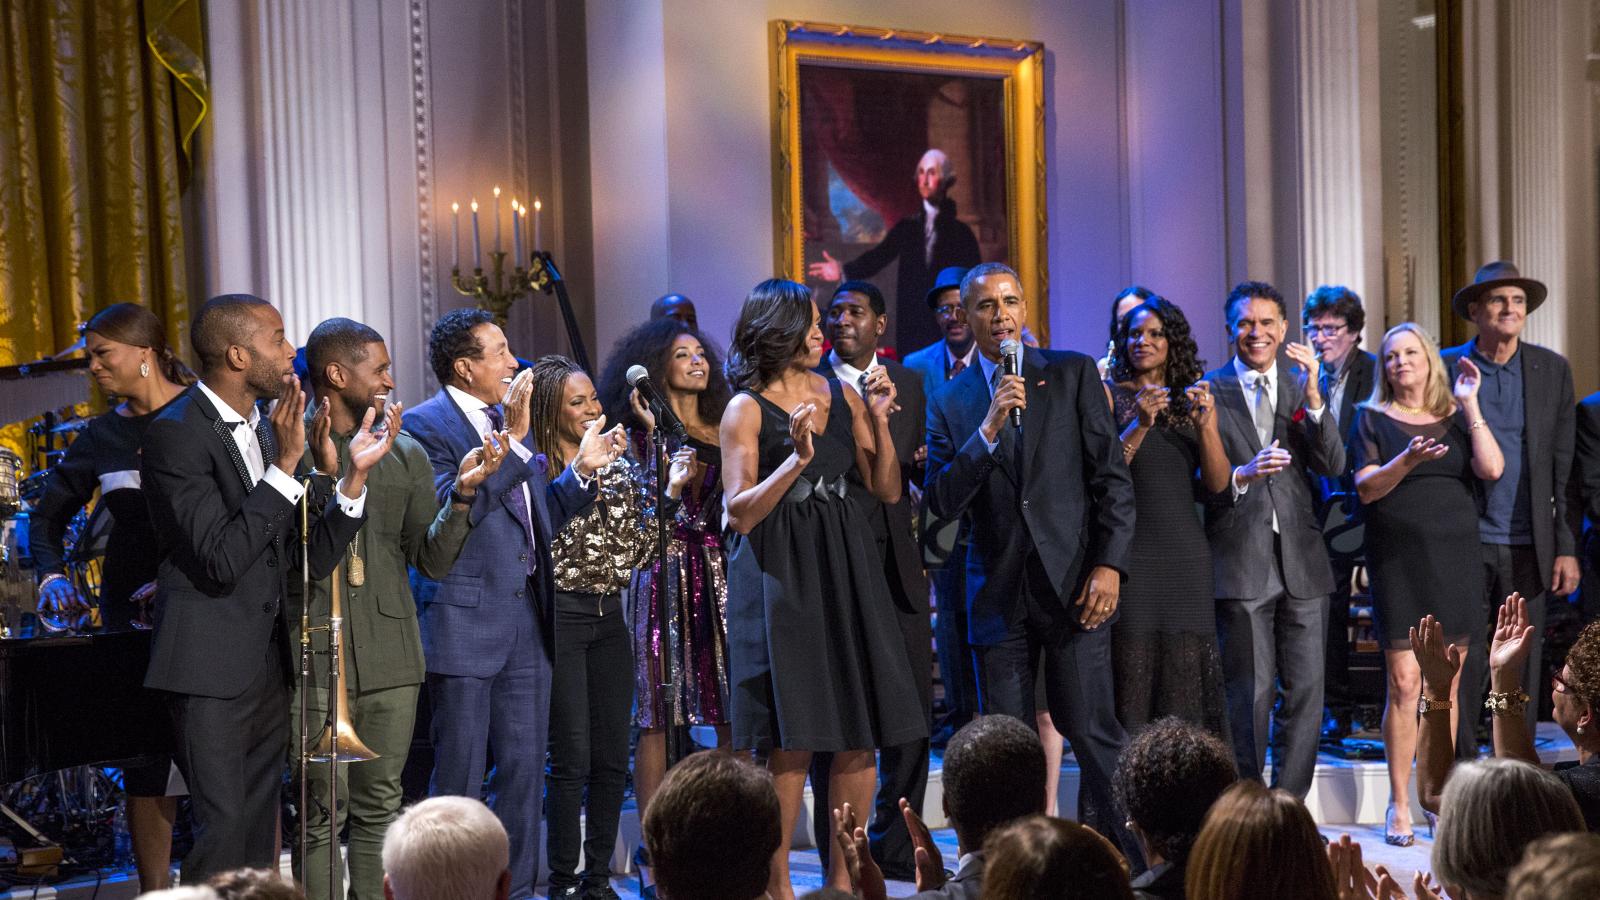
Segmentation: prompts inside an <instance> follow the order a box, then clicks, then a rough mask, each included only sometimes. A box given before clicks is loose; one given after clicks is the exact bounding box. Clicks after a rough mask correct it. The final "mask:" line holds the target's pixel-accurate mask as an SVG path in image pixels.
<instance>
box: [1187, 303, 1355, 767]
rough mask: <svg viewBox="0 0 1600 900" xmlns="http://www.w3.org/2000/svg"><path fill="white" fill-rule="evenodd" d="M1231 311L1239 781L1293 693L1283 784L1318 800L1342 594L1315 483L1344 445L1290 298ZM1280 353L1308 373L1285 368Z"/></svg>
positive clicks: (1230, 631) (1225, 600)
mask: <svg viewBox="0 0 1600 900" xmlns="http://www.w3.org/2000/svg"><path fill="white" fill-rule="evenodd" d="M1226 314H1227V320H1228V331H1229V332H1230V334H1231V335H1232V337H1233V344H1234V357H1233V359H1232V360H1230V361H1229V362H1228V363H1227V364H1226V365H1223V366H1222V367H1220V368H1218V369H1215V370H1213V371H1211V372H1208V373H1206V380H1207V381H1209V382H1210V383H1211V392H1212V393H1213V394H1215V395H1216V398H1217V425H1218V428H1219V430H1220V431H1221V432H1222V445H1223V448H1224V449H1225V450H1226V451H1227V454H1228V460H1229V462H1231V463H1232V464H1233V466H1234V469H1233V476H1232V478H1231V484H1230V485H1229V486H1228V488H1227V489H1225V490H1223V491H1222V492H1220V493H1217V494H1214V495H1212V496H1211V497H1209V498H1207V502H1206V537H1208V538H1209V539H1210V541H1211V552H1212V554H1213V559H1214V565H1213V568H1212V572H1213V575H1212V577H1213V579H1214V581H1215V596H1216V599H1217V636H1218V639H1219V642H1220V644H1221V647H1222V674H1223V680H1224V684H1225V687H1226V690H1227V700H1228V724H1229V725H1230V726H1231V727H1232V730H1233V746H1234V756H1235V757H1236V761H1237V763H1238V765H1239V775H1240V776H1241V777H1243V778H1254V779H1257V780H1259V779H1260V778H1261V774H1262V768H1263V767H1264V766H1265V765H1266V757H1267V744H1268V740H1269V735H1270V734H1271V724H1272V719H1273V708H1274V706H1275V701H1276V700H1277V699H1278V694H1279V690H1278V688H1279V685H1280V684H1281V685H1282V705H1281V707H1279V708H1278V714H1277V734H1276V735H1275V736H1273V741H1272V742H1273V743H1275V744H1276V745H1277V749H1276V750H1275V751H1274V753H1273V763H1272V781H1273V784H1274V786H1276V787H1282V788H1283V789H1284V790H1287V791H1289V792H1290V793H1292V794H1294V795H1296V796H1298V797H1304V796H1305V795H1306V792H1307V791H1309V790H1310V789H1311V776H1312V774H1313V773H1314V771H1315V769H1316V764H1317V744H1318V734H1319V732H1320V726H1321V723H1322V684H1323V677H1324V673H1323V662H1322V655H1323V649H1324V647H1325V645H1326V642H1327V638H1326V635H1327V628H1328V595H1329V594H1330V593H1332V591H1333V572H1332V570H1331V569H1330V568H1329V566H1328V550H1327V548H1326V546H1324V544H1323V542H1322V529H1321V527H1320V523H1319V522H1318V520H1317V517H1316V505H1315V501H1314V500H1313V498H1312V489H1311V480H1310V478H1309V477H1308V475H1312V474H1315V475H1323V476H1336V475H1339V474H1340V473H1342V472H1343V471H1344V468H1345V458H1344V442H1343V439H1342V437H1341V435H1340V432H1339V429H1338V428H1337V427H1336V426H1335V425H1334V423H1333V422H1332V421H1331V420H1330V418H1329V416H1328V414H1327V409H1326V404H1325V403H1324V402H1323V399H1322V390H1321V379H1320V369H1321V364H1320V363H1319V362H1318V359H1317V354H1316V351H1314V350H1312V349H1311V348H1310V347H1309V346H1307V345H1305V344H1289V345H1287V346H1285V345H1284V343H1283V339H1284V336H1285V335H1286V334H1287V333H1288V308H1287V307H1286V306H1285V304H1284V302H1283V295H1281V294H1279V293H1278V291H1277V289H1275V288H1274V287H1272V285H1270V284H1266V283H1265V282H1260V281H1246V282H1244V283H1242V284H1240V285H1238V286H1237V287H1235V288H1234V289H1233V293H1231V294H1229V295H1228V300H1227V310H1226ZM1280 348H1283V349H1284V350H1285V351H1286V354H1287V357H1288V359H1287V361H1288V362H1292V363H1295V364H1298V366H1299V367H1300V368H1301V369H1303V370H1304V371H1303V372H1296V371H1294V370H1292V369H1290V367H1289V366H1287V365H1285V364H1284V361H1283V360H1280V359H1279V358H1278V351H1279V349H1280Z"/></svg>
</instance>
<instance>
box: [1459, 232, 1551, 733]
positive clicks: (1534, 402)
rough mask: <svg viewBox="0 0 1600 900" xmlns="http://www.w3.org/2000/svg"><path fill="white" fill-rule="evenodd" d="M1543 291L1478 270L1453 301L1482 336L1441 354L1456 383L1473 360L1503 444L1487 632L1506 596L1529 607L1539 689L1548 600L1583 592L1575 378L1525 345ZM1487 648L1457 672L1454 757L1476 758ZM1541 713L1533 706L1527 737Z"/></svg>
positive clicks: (1489, 502)
mask: <svg viewBox="0 0 1600 900" xmlns="http://www.w3.org/2000/svg"><path fill="white" fill-rule="evenodd" d="M1545 294H1546V290H1545V286H1544V284H1543V283H1541V282H1538V281H1535V280H1533V279H1531V278H1523V277H1522V276H1521V273H1519V272H1518V271H1517V267H1516V266H1514V265H1512V264H1511V263H1508V262H1492V263H1489V264H1488V265H1485V266H1484V267H1483V268H1481V269H1479V270H1478V273H1477V275H1476V276H1475V277H1474V279H1473V283H1472V284H1470V285H1468V286H1466V287H1464V288H1462V289H1461V290H1459V291H1457V292H1456V294H1455V296H1454V297H1453V298H1451V304H1450V305H1451V308H1452V309H1453V310H1454V311H1455V314H1456V315H1457V316H1460V317H1461V318H1463V319H1466V320H1468V321H1470V322H1472V324H1474V325H1476V326H1477V328H1478V336H1477V337H1475V338H1473V339H1472V340H1470V341H1468V342H1467V343H1465V344H1462V345H1461V346H1459V347H1450V348H1449V349H1446V350H1443V351H1441V352H1440V356H1442V357H1443V358H1444V363H1445V366H1446V367H1448V369H1449V370H1450V373H1451V377H1452V378H1453V377H1454V376H1455V369H1456V366H1457V364H1458V363H1459V361H1460V360H1461V359H1462V358H1463V357H1465V356H1471V358H1472V361H1473V363H1475V364H1476V365H1477V367H1478V371H1479V372H1480V373H1481V377H1482V379H1483V380H1482V386H1481V387H1479V389H1478V405H1479V406H1480V407H1481V409H1482V410H1483V419H1484V421H1485V422H1486V423H1488V426H1489V430H1490V431H1491V432H1493V433H1494V438H1495V440H1496V441H1498V442H1499V444H1500V450H1501V452H1502V454H1503V455H1504V456H1505V471H1504V472H1502V473H1501V475H1500V479H1499V480H1498V481H1493V482H1489V483H1486V484H1485V485H1484V486H1483V505H1482V508H1481V514H1480V515H1479V517H1478V534H1479V537H1480V539H1481V540H1482V542H1483V543H1482V550H1483V563H1482V565H1483V570H1484V598H1483V618H1484V628H1485V631H1488V630H1489V629H1491V628H1493V626H1494V623H1495V616H1496V614H1497V611H1498V610H1499V609H1500V604H1501V602H1503V601H1504V600H1505V598H1506V595H1507V594H1509V593H1511V592H1512V591H1516V592H1518V593H1520V594H1522V596H1523V597H1524V598H1526V599H1527V602H1528V604H1527V605H1528V621H1529V624H1531V625H1533V627H1534V632H1533V633H1534V643H1533V649H1532V651H1531V652H1530V653H1529V654H1528V669H1527V672H1526V673H1525V675H1524V681H1523V684H1528V685H1537V684H1541V683H1542V680H1543V674H1542V670H1541V667H1540V666H1541V659H1540V657H1541V649H1542V645H1543V641H1542V639H1541V638H1542V636H1543V634H1544V620H1545V595H1546V592H1549V593H1551V594H1555V595H1556V596H1558V597H1561V596H1565V595H1567V594H1570V593H1572V592H1573V591H1575V590H1577V589H1578V579H1579V572H1580V568H1579V566H1578V537H1577V536H1578V532H1579V530H1580V523H1581V519H1582V511H1581V510H1580V509H1579V508H1578V506H1577V504H1575V503H1572V502H1571V500H1570V498H1569V497H1568V494H1567V492H1568V479H1569V478H1570V477H1571V475H1572V459H1573V452H1574V441H1575V440H1576V424H1575V422H1574V407H1575V405H1576V402H1575V399H1574V391H1573V389H1572V368H1571V366H1569V365H1568V364H1567V361H1566V359H1565V358H1563V357H1562V356H1561V354H1559V353H1556V352H1555V351H1553V350H1547V349H1545V348H1544V347H1540V346H1537V345H1535V344H1530V343H1527V342H1526V341H1523V340H1522V330H1523V328H1524V327H1525V326H1526V325H1527V323H1528V315H1529V314H1530V313H1532V312H1533V311H1534V310H1536V309H1538V308H1539V306H1540V304H1542V303H1543V302H1544V299H1545ZM1488 647H1489V641H1487V640H1484V641H1473V642H1472V646H1471V648H1469V652H1468V654H1467V659H1466V661H1465V664H1464V665H1463V666H1462V669H1461V696H1460V699H1461V709H1462V710H1463V711H1464V713H1465V714H1464V715H1462V716H1461V717H1460V720H1459V727H1460V730H1459V731H1458V732H1457V735H1456V754H1457V755H1458V756H1460V757H1463V758H1471V757H1473V756H1476V755H1477V749H1478V745H1477V739H1476V736H1475V731H1476V727H1477V723H1478V721H1479V717H1480V715H1481V712H1480V711H1481V710H1482V708H1483V707H1482V703H1483V695H1484V691H1485V689H1486V688H1487V681H1488V659H1489V657H1488V652H1489V651H1488ZM1538 709H1539V704H1537V703H1529V704H1527V716H1528V728H1529V729H1532V728H1533V726H1534V723H1535V722H1536V721H1537V719H1538Z"/></svg>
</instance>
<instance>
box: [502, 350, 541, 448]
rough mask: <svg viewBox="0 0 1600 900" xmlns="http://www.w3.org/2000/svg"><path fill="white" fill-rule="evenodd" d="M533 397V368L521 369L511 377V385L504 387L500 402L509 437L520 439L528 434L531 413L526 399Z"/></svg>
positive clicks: (515, 439)
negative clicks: (504, 392) (504, 390)
mask: <svg viewBox="0 0 1600 900" xmlns="http://www.w3.org/2000/svg"><path fill="white" fill-rule="evenodd" d="M532 398H533V369H532V368H527V369H523V370H522V371H521V372H518V373H517V376H516V377H515V378H513V379H511V386H510V387H508V388H506V396H505V399H504V400H502V401H501V402H500V407H501V409H504V410H505V423H506V431H507V432H509V433H510V434H511V439H512V440H514V441H520V440H522V439H523V438H525V437H527V436H528V427H529V423H530V422H531V421H532V415H533V414H532V413H531V412H529V410H528V401H529V400H530V399H532Z"/></svg>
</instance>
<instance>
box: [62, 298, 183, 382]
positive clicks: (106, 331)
mask: <svg viewBox="0 0 1600 900" xmlns="http://www.w3.org/2000/svg"><path fill="white" fill-rule="evenodd" d="M83 338H84V344H85V346H84V349H85V350H87V351H88V353H89V374H90V375H91V376H93V377H94V379H95V380H96V381H97V382H99V384H100V387H101V388H103V389H104V390H106V391H107V392H108V393H111V394H115V395H117V396H123V397H125V396H127V395H129V394H130V393H132V392H134V391H135V390H137V389H138V385H139V384H140V383H145V384H148V383H149V382H148V379H150V378H164V379H166V380H167V381H169V382H171V383H173V384H180V385H189V384H194V380H195V379H194V373H193V372H191V371H189V367H188V366H186V365H184V364H183V360H181V359H179V358H178V356H177V354H175V353H173V352H172V348H171V347H169V346H167V332H166V329H165V328H163V327H162V325H161V320H160V319H158V318H156V314H155V313H153V312H151V311H150V310H148V309H145V308H144V307H142V306H140V305H139V304H137V303H113V304H111V305H110V306H108V307H106V308H105V309H102V310H100V311H99V312H97V313H95V314H94V316H93V317H92V318H90V319H89V321H88V323H87V324H85V325H84V326H83Z"/></svg>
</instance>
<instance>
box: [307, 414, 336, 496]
mask: <svg viewBox="0 0 1600 900" xmlns="http://www.w3.org/2000/svg"><path fill="white" fill-rule="evenodd" d="M331 407H332V405H331V403H330V402H329V400H328V398H327V397H323V398H322V402H321V403H318V404H317V411H316V412H315V413H312V415H311V463H312V465H314V466H316V467H317V471H318V472H321V473H322V474H324V475H332V476H334V477H335V478H337V477H338V475H339V448H337V447H335V446H334V445H333V416H332V415H331V412H330V410H331Z"/></svg>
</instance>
